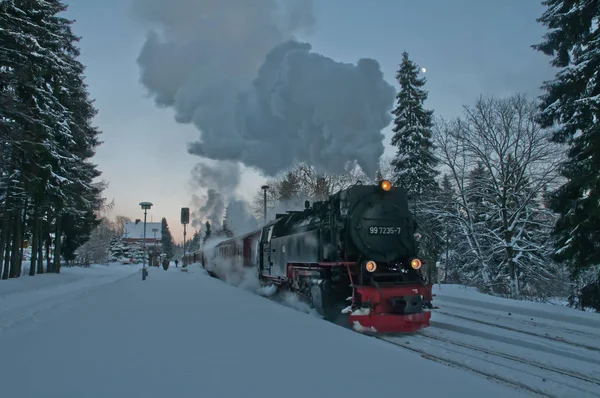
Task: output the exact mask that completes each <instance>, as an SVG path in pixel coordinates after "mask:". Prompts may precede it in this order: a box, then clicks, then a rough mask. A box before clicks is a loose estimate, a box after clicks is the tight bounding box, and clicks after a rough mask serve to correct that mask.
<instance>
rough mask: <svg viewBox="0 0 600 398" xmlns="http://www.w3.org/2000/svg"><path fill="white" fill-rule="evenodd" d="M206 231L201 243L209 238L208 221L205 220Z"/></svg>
mask: <svg viewBox="0 0 600 398" xmlns="http://www.w3.org/2000/svg"><path fill="white" fill-rule="evenodd" d="M205 226H206V232H204V240H203V241H202V243H206V241H207V240H208V239H209V238H210V233H211V231H210V223H209V222H208V221H207V222H206V224H205Z"/></svg>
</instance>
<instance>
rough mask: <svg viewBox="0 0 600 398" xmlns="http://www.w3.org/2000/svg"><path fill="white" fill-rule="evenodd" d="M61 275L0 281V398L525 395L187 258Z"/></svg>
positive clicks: (303, 397)
mask: <svg viewBox="0 0 600 398" xmlns="http://www.w3.org/2000/svg"><path fill="white" fill-rule="evenodd" d="M62 272H63V274H61V275H39V276H36V277H34V278H28V277H25V278H22V280H15V281H0V292H2V293H0V294H1V295H2V296H1V297H2V299H1V301H2V307H1V309H0V314H1V316H2V317H3V318H2V319H3V320H2V322H3V325H4V328H3V329H2V330H0V353H1V356H0V385H1V387H0V391H2V396H6V397H11V398H20V397H57V398H58V397H60V398H71V397H72V398H75V397H76V398H81V397H86V398H88V397H90V398H91V397H111V398H113V397H146V398H153V397H157V398H158V397H160V398H164V397H252V396H259V397H262V398H264V397H270V396H272V397H281V396H285V397H286V398H290V397H302V398H306V397H313V396H317V397H320V396H323V397H325V396H331V397H338V396H339V397H361V398H364V397H366V396H422V395H427V396H435V397H477V396H484V395H485V396H486V398H494V397H524V396H531V395H530V394H529V393H528V392H526V391H518V390H516V389H515V388H512V387H509V386H505V385H501V384H499V383H497V382H494V381H490V380H486V379H485V378H482V377H479V376H478V375H475V374H472V373H469V372H465V371H463V370H460V369H453V368H451V367H448V366H445V365H442V364H439V363H436V362H434V361H430V360H428V359H427V358H426V357H423V356H422V355H421V354H416V353H413V352H410V351H406V350H404V349H399V348H398V347H397V346H394V345H391V344H389V343H388V342H385V341H382V340H379V339H375V338H371V337H368V336H363V335H360V334H358V333H355V332H352V331H350V330H347V329H344V328H340V327H338V326H335V325H333V324H330V323H327V322H325V321H322V320H320V319H318V318H317V317H314V316H312V315H309V314H305V313H302V312H300V311H295V310H293V309H290V308H287V307H285V306H283V305H280V304H278V303H275V302H273V301H272V300H269V299H267V298H264V297H261V296H259V295H256V294H253V293H251V292H249V291H247V290H245V289H241V288H236V287H233V286H230V285H227V284H225V283H223V282H221V281H219V280H215V279H213V278H210V277H209V276H207V275H206V274H205V273H204V271H203V270H202V269H201V268H199V267H198V266H196V265H193V266H190V268H189V271H188V272H181V268H170V269H169V270H168V271H164V270H162V269H159V268H150V270H149V272H150V274H149V278H148V279H147V280H146V281H142V280H141V273H140V272H139V266H124V267H123V266H114V267H104V266H97V267H92V268H91V269H74V268H71V269H63V271H62ZM37 279H39V281H38V280H37ZM7 286H9V287H8V288H7ZM17 309H19V311H17ZM581 396H582V395H578V397H581Z"/></svg>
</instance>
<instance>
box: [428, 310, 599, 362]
mask: <svg viewBox="0 0 600 398" xmlns="http://www.w3.org/2000/svg"><path fill="white" fill-rule="evenodd" d="M450 308H452V307H451V306H450ZM453 310H454V308H453ZM461 310H463V309H462V308H461ZM463 311H464V310H463ZM435 312H436V313H438V314H443V315H446V316H449V317H452V318H457V319H463V320H466V321H470V322H475V323H479V324H482V325H487V326H492V327H497V328H500V329H504V330H509V331H513V332H518V333H523V334H527V335H530V336H534V337H539V338H541V339H545V340H552V341H557V342H561V343H565V344H569V345H572V346H575V347H580V348H585V349H587V350H590V351H597V352H599V353H600V347H599V346H592V345H589V344H583V343H580V342H577V341H573V340H572V339H571V338H569V339H567V338H564V337H562V336H552V335H549V334H546V333H536V332H534V331H532V330H526V329H520V328H516V327H511V326H507V325H503V324H502V323H501V321H500V320H495V321H492V320H483V319H481V316H479V315H475V314H474V315H465V314H457V313H456V311H452V310H447V311H445V310H441V309H436V311H435ZM477 314H481V312H477ZM530 326H532V327H533V328H535V327H536V326H537V325H535V324H533V323H532V322H531V323H530ZM565 331H568V330H565ZM569 332H570V331H569ZM571 334H572V335H573V334H574V335H579V336H581V337H582V338H588V339H589V338H598V336H597V335H591V334H587V333H583V332H580V331H575V332H571ZM599 355H600V354H599Z"/></svg>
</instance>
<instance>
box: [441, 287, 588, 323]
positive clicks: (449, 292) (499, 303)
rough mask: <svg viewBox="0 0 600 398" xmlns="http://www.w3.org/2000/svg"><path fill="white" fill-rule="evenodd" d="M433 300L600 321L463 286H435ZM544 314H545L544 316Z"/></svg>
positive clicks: (565, 309) (562, 308)
mask: <svg viewBox="0 0 600 398" xmlns="http://www.w3.org/2000/svg"><path fill="white" fill-rule="evenodd" d="M433 294H435V295H436V297H434V298H433V301H434V303H436V305H438V304H439V302H444V301H446V302H452V303H456V304H464V305H469V306H470V305H473V304H474V303H479V306H480V307H485V308H488V309H491V310H499V311H508V312H510V311H513V312H520V313H524V314H525V313H527V314H531V315H533V316H537V315H543V316H548V313H550V314H556V315H557V319H558V318H565V319H566V318H581V319H593V320H597V321H600V314H597V313H590V312H585V311H580V310H577V309H574V308H571V307H566V306H562V305H555V304H550V303H540V302H534V301H524V300H514V299H509V298H504V297H497V296H491V295H488V294H483V293H479V292H478V291H477V289H476V288H474V287H469V286H463V285H441V288H440V286H439V285H434V287H433ZM542 313H543V314H542Z"/></svg>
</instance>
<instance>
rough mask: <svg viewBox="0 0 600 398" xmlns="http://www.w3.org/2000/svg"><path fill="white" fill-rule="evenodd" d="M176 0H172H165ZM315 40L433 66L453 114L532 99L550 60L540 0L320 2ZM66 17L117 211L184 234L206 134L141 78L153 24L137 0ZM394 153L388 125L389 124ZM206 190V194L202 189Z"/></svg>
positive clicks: (343, 54) (434, 101)
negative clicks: (198, 148) (138, 10)
mask: <svg viewBox="0 0 600 398" xmlns="http://www.w3.org/2000/svg"><path fill="white" fill-rule="evenodd" d="M165 1H168V0H165ZM198 1H202V0H198ZM248 1H252V0H248ZM314 2H315V17H316V26H315V29H314V30H313V32H312V33H311V35H310V36H306V37H302V38H301V39H303V40H306V41H309V42H310V43H311V44H312V45H313V50H314V51H316V52H319V53H321V54H324V55H326V56H328V57H330V58H333V59H334V60H337V61H343V62H352V63H353V62H356V61H357V60H358V59H359V58H365V57H370V58H374V59H376V60H377V61H379V63H380V64H381V67H382V70H383V72H384V75H385V78H386V80H388V81H389V82H390V83H391V84H393V85H394V86H395V87H397V83H396V82H395V81H394V74H395V71H396V69H397V67H398V63H399V62H400V58H401V54H402V52H403V51H405V50H406V51H408V52H409V54H410V57H411V58H412V59H413V60H414V61H415V62H417V63H418V64H419V65H421V66H423V67H426V68H427V73H426V76H427V81H428V83H427V90H428V91H429V100H428V101H427V103H426V106H427V107H428V108H429V109H434V110H435V112H436V114H437V115H438V116H443V117H444V118H448V119H449V118H454V117H457V116H459V115H460V113H461V109H462V106H463V105H465V104H469V105H470V104H472V103H473V102H474V101H475V100H476V99H477V97H478V96H479V95H481V94H484V95H497V96H506V95H510V94H512V93H515V92H524V93H527V94H529V95H531V97H532V98H533V97H534V96H536V95H538V94H539V86H540V85H541V84H542V82H543V81H544V80H547V79H550V78H551V77H552V75H553V74H554V72H555V71H554V70H553V69H552V68H551V67H550V65H549V60H550V59H549V58H548V57H546V56H544V55H542V54H540V53H538V52H536V51H534V50H533V49H531V48H530V46H531V45H532V44H536V43H538V42H539V41H540V40H541V37H542V35H543V34H544V33H545V31H544V29H543V27H542V26H541V25H540V24H538V23H536V21H535V19H536V18H537V17H539V16H540V15H541V13H542V12H543V10H544V9H543V7H542V5H541V3H540V1H538V0H502V1H498V0H451V1H449V0H420V1H414V0H375V1H366V0H314ZM66 3H67V4H69V10H68V12H67V16H68V17H69V18H72V19H75V20H76V23H75V25H74V28H73V29H74V31H75V33H76V34H77V35H78V36H81V37H82V40H81V42H80V47H81V50H82V56H81V61H82V62H83V63H84V64H85V65H86V67H87V69H86V76H87V80H86V81H87V83H88V85H89V90H90V93H91V96H92V98H94V99H95V100H96V107H97V108H98V110H99V114H98V116H97V118H96V124H97V125H98V126H99V127H100V128H101V130H102V131H103V135H102V137H101V139H102V141H103V142H104V143H103V145H101V146H100V147H99V148H98V151H97V155H96V157H95V162H96V163H97V164H98V165H99V168H100V170H101V171H102V172H103V178H104V179H105V180H107V181H108V182H109V184H110V187H109V188H108V190H107V191H106V192H105V194H106V196H107V197H108V198H109V199H112V198H114V199H115V204H116V208H115V210H114V211H113V212H112V213H110V214H109V216H110V217H113V216H114V215H116V214H122V215H127V216H130V217H132V218H142V217H143V213H142V212H141V210H140V208H139V206H138V203H139V202H140V201H151V202H153V203H154V208H153V209H152V211H151V216H149V219H148V221H150V218H151V217H152V218H153V219H154V220H155V221H156V220H158V219H159V218H161V217H167V220H168V222H169V225H170V228H171V231H172V232H173V233H174V235H175V238H176V240H177V241H181V240H182V236H181V235H182V233H183V228H182V226H181V225H180V224H179V211H180V208H181V207H182V206H189V205H190V198H191V195H192V193H193V190H192V189H191V187H190V185H189V181H190V171H191V169H192V168H193V166H194V165H195V164H196V163H197V161H198V158H197V157H195V156H192V155H189V154H188V153H187V152H186V145H187V143H188V142H191V141H195V140H196V139H197V138H198V136H199V133H198V132H197V130H195V129H194V127H192V126H190V125H181V124H178V123H176V122H175V120H174V117H173V112H172V110H170V109H158V108H156V107H155V106H154V102H153V101H152V100H151V99H150V98H147V96H146V91H145V89H144V87H142V85H141V84H140V83H139V69H138V65H137V63H136V58H137V56H138V54H139V52H140V49H141V47H142V45H143V43H144V40H145V37H146V31H145V30H144V28H143V27H142V26H140V25H139V23H137V22H136V21H135V20H134V19H133V18H132V16H131V12H130V7H131V4H130V1H129V0H102V1H97V0H76V1H75V0H66ZM385 132H386V141H385V145H386V146H387V147H388V148H387V149H386V154H391V153H393V151H392V150H391V148H389V139H390V128H389V127H388V128H387V129H386V130H385ZM262 181H263V180H262V179H261V177H260V176H258V175H257V174H256V173H254V172H249V171H247V172H245V173H244V175H243V177H242V185H241V187H240V189H239V192H240V194H241V195H242V196H245V197H246V198H250V197H251V195H252V193H253V192H254V191H255V189H256V188H257V187H259V186H260V185H261V183H262ZM197 193H200V194H201V193H202V192H197Z"/></svg>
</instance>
